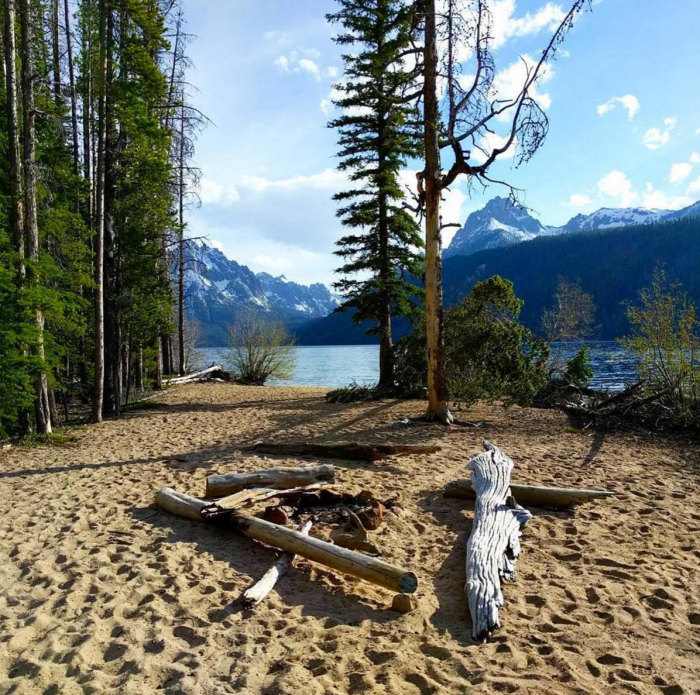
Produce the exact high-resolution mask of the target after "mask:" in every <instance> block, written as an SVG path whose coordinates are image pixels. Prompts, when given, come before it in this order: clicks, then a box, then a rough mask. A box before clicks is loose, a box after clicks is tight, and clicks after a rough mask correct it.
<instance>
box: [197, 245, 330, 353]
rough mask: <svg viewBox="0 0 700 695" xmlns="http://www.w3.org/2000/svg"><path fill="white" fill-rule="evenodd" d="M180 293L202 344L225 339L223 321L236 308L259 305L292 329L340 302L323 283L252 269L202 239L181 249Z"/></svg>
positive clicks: (257, 307)
mask: <svg viewBox="0 0 700 695" xmlns="http://www.w3.org/2000/svg"><path fill="white" fill-rule="evenodd" d="M185 296H186V310H187V315H188V317H189V318H190V319H193V320H195V321H196V322H197V323H198V324H199V326H200V327H201V331H202V335H201V338H200V343H201V344H202V345H225V344H226V326H228V325H230V324H231V323H232V322H233V321H234V319H235V315H236V313H237V312H240V311H245V310H253V311H259V312H261V313H264V314H265V315H267V316H270V317H272V318H275V319H279V320H282V321H284V323H285V324H286V325H287V326H288V327H289V328H290V329H294V328H296V327H299V326H301V325H303V324H304V323H307V322H308V321H310V320H312V319H316V318H320V317H323V316H326V315H328V314H329V313H331V312H332V311H333V310H334V309H335V308H336V307H337V306H338V304H339V303H340V302H339V300H338V298H337V297H336V296H335V295H333V294H332V293H331V291H330V290H329V289H328V288H327V287H326V286H325V285H322V284H320V283H316V284H313V285H310V286H306V285H300V284H298V283H296V282H291V281H289V280H287V279H286V278H285V277H284V276H283V275H280V276H279V277H273V276H272V275H269V274H268V273H257V274H256V273H254V272H253V271H252V270H250V268H248V267H247V266H244V265H240V264H239V263H236V261H232V260H230V259H228V258H226V256H224V254H223V253H222V252H221V251H219V249H216V248H214V247H213V246H209V245H207V244H206V243H203V242H199V243H192V244H189V248H188V250H187V251H186V255H185Z"/></svg>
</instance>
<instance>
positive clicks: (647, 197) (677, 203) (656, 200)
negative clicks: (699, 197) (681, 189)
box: [642, 183, 693, 210]
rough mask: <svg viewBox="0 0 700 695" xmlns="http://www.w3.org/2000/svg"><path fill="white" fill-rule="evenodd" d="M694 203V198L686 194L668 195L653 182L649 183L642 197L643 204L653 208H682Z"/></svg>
mask: <svg viewBox="0 0 700 695" xmlns="http://www.w3.org/2000/svg"><path fill="white" fill-rule="evenodd" d="M692 203H693V200H692V199H691V198H689V197H688V196H685V195H677V196H667V195H666V194H665V193H664V192H663V191H658V190H655V189H654V186H652V184H651V183H647V185H646V189H645V191H644V196H643V198H642V205H643V206H644V207H645V208H650V209H652V210H654V209H660V210H680V209H681V208H684V207H687V206H688V205H691V204H692Z"/></svg>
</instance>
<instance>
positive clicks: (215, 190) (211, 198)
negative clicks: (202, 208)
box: [199, 176, 224, 204]
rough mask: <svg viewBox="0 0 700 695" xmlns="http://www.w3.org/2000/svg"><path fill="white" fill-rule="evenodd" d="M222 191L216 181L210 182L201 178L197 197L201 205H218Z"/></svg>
mask: <svg viewBox="0 0 700 695" xmlns="http://www.w3.org/2000/svg"><path fill="white" fill-rule="evenodd" d="M223 191H224V189H223V187H222V186H220V185H219V184H218V183H216V181H210V180H209V179H207V178H205V177H204V176H202V179H201V180H200V182H199V197H200V199H201V201H202V203H204V204H206V203H218V202H219V201H220V200H221V195H222V193H223Z"/></svg>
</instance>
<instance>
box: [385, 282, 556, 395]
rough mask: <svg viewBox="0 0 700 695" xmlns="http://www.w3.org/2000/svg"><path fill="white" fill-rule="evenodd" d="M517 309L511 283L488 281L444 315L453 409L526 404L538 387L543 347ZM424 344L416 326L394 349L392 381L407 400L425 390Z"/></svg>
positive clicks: (546, 352)
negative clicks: (480, 404)
mask: <svg viewBox="0 0 700 695" xmlns="http://www.w3.org/2000/svg"><path fill="white" fill-rule="evenodd" d="M521 307H522V301H521V300H519V299H518V298H517V297H516V296H515V293H514V291H513V284H512V283H511V282H510V281H508V280H504V279H503V278H500V277H498V276H494V277H491V278H489V279H488V280H485V281H483V282H480V283H477V284H476V285H475V286H474V287H473V288H472V290H471V292H470V293H469V294H468V295H467V296H466V297H465V299H464V301H463V302H462V303H461V304H460V305H458V306H455V307H451V308H450V309H448V310H447V311H446V312H445V359H446V371H447V388H448V395H449V400H450V401H451V402H453V403H454V404H455V405H467V406H468V405H471V404H473V403H475V402H476V401H478V400H485V401H495V400H500V401H503V402H504V403H505V404H506V405H511V404H518V405H529V404H531V403H532V401H533V400H534V398H535V396H536V395H537V394H538V393H539V392H540V391H541V389H542V388H543V387H544V385H545V384H546V382H547V370H546V368H545V366H546V362H547V359H548V357H549V348H548V346H547V345H546V343H545V342H544V341H543V340H542V339H541V338H538V337H537V336H535V335H534V334H533V333H531V332H530V331H528V330H527V329H526V328H524V327H523V326H522V325H521V324H520V323H519V321H518V316H519V314H520V309H521ZM424 341H425V329H424V327H423V326H421V327H420V328H419V329H418V330H416V331H415V332H414V333H413V334H412V335H411V336H408V337H406V338H403V339H402V340H400V341H399V343H398V344H397V370H396V373H397V381H398V383H399V387H400V389H401V391H402V393H403V394H404V395H406V396H407V397H418V396H422V395H424V393H425V389H426V388H427V382H426V378H425V375H426V371H427V370H426V365H425V356H424V351H423V350H422V349H421V346H423V345H424Z"/></svg>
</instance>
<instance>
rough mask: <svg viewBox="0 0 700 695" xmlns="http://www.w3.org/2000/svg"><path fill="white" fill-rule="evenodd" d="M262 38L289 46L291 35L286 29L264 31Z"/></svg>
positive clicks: (279, 44)
mask: <svg viewBox="0 0 700 695" xmlns="http://www.w3.org/2000/svg"><path fill="white" fill-rule="evenodd" d="M263 39H264V40H265V41H269V42H270V43H274V44H277V45H278V46H291V45H292V37H291V35H290V34H289V32H287V31H266V32H265V33H264V34H263Z"/></svg>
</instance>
